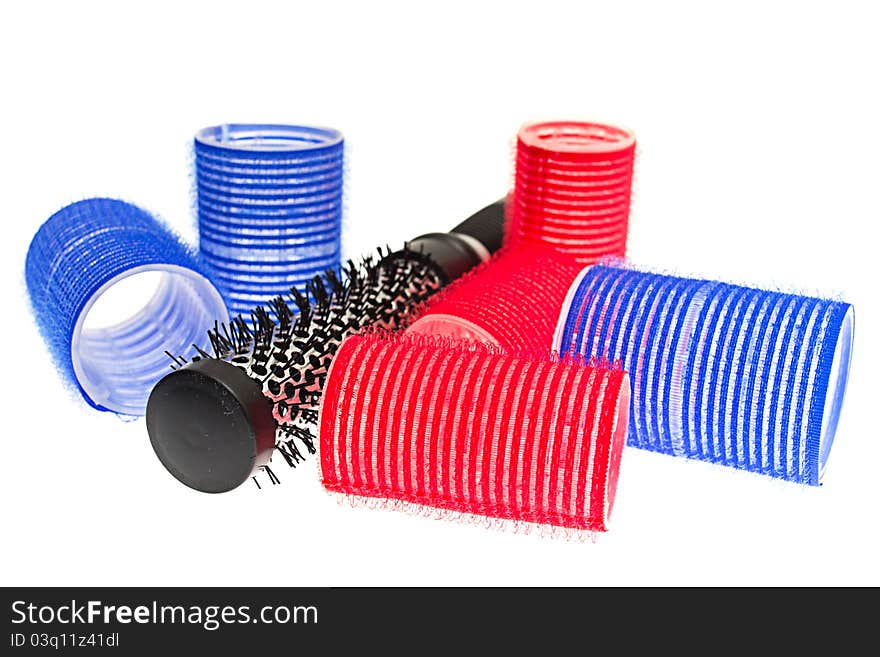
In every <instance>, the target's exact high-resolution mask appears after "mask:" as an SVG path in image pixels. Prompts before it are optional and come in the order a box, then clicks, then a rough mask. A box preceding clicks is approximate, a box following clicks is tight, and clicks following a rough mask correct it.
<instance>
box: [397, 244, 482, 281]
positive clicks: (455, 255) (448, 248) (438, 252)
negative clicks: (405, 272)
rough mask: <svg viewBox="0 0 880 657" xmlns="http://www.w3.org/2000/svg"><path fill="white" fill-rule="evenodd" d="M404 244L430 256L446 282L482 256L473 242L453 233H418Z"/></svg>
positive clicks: (477, 262)
mask: <svg viewBox="0 0 880 657" xmlns="http://www.w3.org/2000/svg"><path fill="white" fill-rule="evenodd" d="M406 245H407V247H408V248H410V249H412V250H414V251H421V252H422V253H424V254H426V255H429V256H431V260H433V261H434V263H436V264H437V265H438V266H439V267H440V269H441V270H442V271H443V274H444V276H445V277H446V281H445V283H446V284H448V283H451V282H452V281H454V280H455V279H456V278H458V277H459V276H461V275H462V274H464V273H465V272H466V271H468V270H469V269H473V268H474V267H476V266H477V265H478V264H480V263H481V262H483V257H482V256H481V255H480V253H479V251H478V250H477V249H475V248H474V246H473V244H470V243H468V241H467V240H464V239H461V238H460V237H459V236H458V235H455V234H454V233H428V234H426V235H419V236H418V237H416V238H415V239H413V240H410V241H409V242H407V243H406Z"/></svg>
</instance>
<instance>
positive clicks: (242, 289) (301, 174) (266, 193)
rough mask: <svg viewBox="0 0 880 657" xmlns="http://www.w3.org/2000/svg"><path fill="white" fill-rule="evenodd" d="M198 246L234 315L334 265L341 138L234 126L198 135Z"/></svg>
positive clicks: (300, 129) (324, 131)
mask: <svg viewBox="0 0 880 657" xmlns="http://www.w3.org/2000/svg"><path fill="white" fill-rule="evenodd" d="M195 166H196V185H197V191H198V215H199V248H200V250H201V253H202V254H203V256H204V257H205V259H206V260H207V261H208V262H209V263H210V264H211V266H212V267H213V268H214V270H215V271H216V276H217V281H218V284H219V285H220V286H221V288H222V291H223V293H224V295H225V297H226V299H227V303H228V305H229V307H230V310H231V311H232V312H233V313H244V314H247V313H248V312H249V311H250V310H251V308H253V307H254V306H257V305H260V304H264V303H267V302H268V301H269V300H270V299H272V298H274V297H275V296H277V295H279V294H282V295H283V294H286V293H287V292H288V291H289V290H290V288H291V287H296V288H297V289H299V290H300V291H301V292H303V291H305V287H306V285H307V283H308V281H310V280H311V279H312V278H314V277H315V276H316V275H318V274H320V273H322V272H324V271H325V270H327V269H335V268H337V267H338V265H339V259H340V232H341V225H342V223H341V222H342V194H343V139H342V135H341V134H340V133H339V132H337V131H336V130H332V129H329V128H315V127H307V126H284V125H247V124H243V125H240V124H233V125H222V126H216V127H212V128H205V129H204V130H202V131H200V132H199V133H198V134H197V135H196V138H195Z"/></svg>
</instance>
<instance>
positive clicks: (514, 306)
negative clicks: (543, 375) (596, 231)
mask: <svg viewBox="0 0 880 657" xmlns="http://www.w3.org/2000/svg"><path fill="white" fill-rule="evenodd" d="M581 268H582V267H581V265H579V264H578V263H577V261H575V260H573V259H571V258H569V257H567V256H565V255H563V254H561V253H558V252H556V251H554V250H552V249H548V248H543V247H541V246H540V245H523V246H521V247H505V248H503V249H502V250H501V251H499V252H498V253H497V254H496V255H495V257H493V258H492V259H491V260H489V261H488V262H486V263H484V264H483V265H481V266H479V267H477V268H475V269H473V270H471V271H470V272H469V273H468V274H466V275H465V276H464V277H462V278H460V279H459V280H457V281H455V282H454V283H453V284H452V285H450V286H449V287H447V288H446V289H445V290H442V291H441V292H440V293H439V294H437V295H436V296H435V297H434V298H433V299H431V300H430V301H428V303H427V304H426V306H425V308H424V310H423V312H422V315H421V316H420V317H419V319H418V320H416V321H415V322H413V324H412V325H411V326H410V328H409V332H410V333H422V334H434V335H446V336H449V337H457V338H461V339H468V340H474V341H477V342H488V343H490V344H494V345H497V346H499V347H501V348H503V349H506V350H508V351H513V352H535V353H544V354H546V353H549V352H550V350H551V349H552V348H553V334H554V332H555V330H556V323H557V322H558V320H559V313H560V312H561V311H562V303H563V301H564V300H565V296H566V294H567V293H568V288H569V287H570V286H571V284H572V282H573V281H574V279H575V278H576V277H577V275H578V273H579V272H580V270H581Z"/></svg>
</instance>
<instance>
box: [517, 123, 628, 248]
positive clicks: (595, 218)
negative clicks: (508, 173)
mask: <svg viewBox="0 0 880 657" xmlns="http://www.w3.org/2000/svg"><path fill="white" fill-rule="evenodd" d="M635 148H636V140H635V137H634V136H633V134H632V133H631V132H630V131H628V130H625V129H622V128H617V127H614V126H609V125H601V124H598V123H585V122H575V121H555V122H543V123H528V124H526V125H524V126H523V127H522V128H521V129H520V131H519V135H518V138H517V146H516V183H515V186H514V193H513V203H512V207H511V210H510V224H509V226H508V227H507V241H508V243H516V242H536V243H541V244H545V245H550V246H553V247H555V248H557V249H558V250H559V251H561V252H563V253H566V254H568V255H570V256H571V257H573V258H575V259H576V260H577V261H578V262H580V263H581V264H592V263H594V262H596V261H598V260H599V259H600V258H602V257H603V256H624V255H625V254H626V237H627V229H628V224H629V209H630V194H631V190H632V178H633V163H634V160H635Z"/></svg>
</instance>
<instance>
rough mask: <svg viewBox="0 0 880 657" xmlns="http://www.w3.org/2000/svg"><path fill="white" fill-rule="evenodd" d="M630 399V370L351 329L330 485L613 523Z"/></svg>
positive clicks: (330, 433)
mask: <svg viewBox="0 0 880 657" xmlns="http://www.w3.org/2000/svg"><path fill="white" fill-rule="evenodd" d="M628 407H629V381H628V380H627V375H626V373H624V372H623V371H621V370H620V369H609V368H604V367H596V366H592V365H586V364H583V363H581V362H558V361H556V362H554V361H549V360H546V359H545V360H532V359H530V358H525V357H515V356H510V355H505V354H502V353H500V351H499V350H498V349H493V348H491V347H488V346H485V345H479V344H476V343H468V342H461V341H454V340H448V339H447V340H444V339H440V338H431V337H426V336H399V335H398V336H396V337H395V336H383V335H357V336H352V337H350V338H348V339H347V340H345V342H344V343H343V344H342V346H341V347H340V349H339V352H338V353H337V355H336V358H335V360H334V362H333V365H332V367H331V371H330V374H329V376H328V378H327V385H326V388H325V390H324V398H323V402H322V407H321V417H320V421H319V423H320V441H321V446H320V455H321V471H322V475H323V482H324V485H325V486H326V487H327V488H328V489H329V490H332V491H335V492H340V493H346V494H352V495H357V496H366V497H370V498H382V499H385V500H389V501H392V506H393V505H394V504H400V505H401V506H405V505H406V504H412V503H414V504H418V505H428V506H431V507H435V508H438V509H443V510H446V511H450V512H459V513H465V514H477V515H480V516H488V517H493V518H503V519H506V520H511V521H523V522H528V523H541V524H544V525H552V526H557V527H564V528H569V529H576V530H590V531H604V530H605V529H606V524H607V521H608V517H609V515H610V512H611V508H612V505H613V501H614V491H615V488H616V484H617V472H618V469H619V465H620V454H621V450H622V449H623V445H624V442H625V434H626V425H627V413H628Z"/></svg>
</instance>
